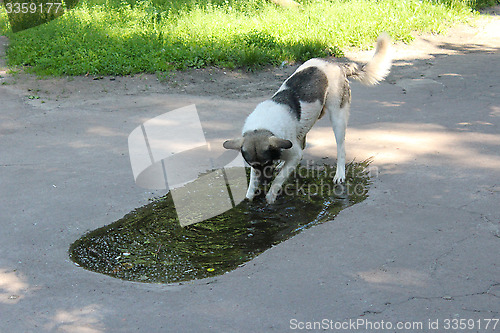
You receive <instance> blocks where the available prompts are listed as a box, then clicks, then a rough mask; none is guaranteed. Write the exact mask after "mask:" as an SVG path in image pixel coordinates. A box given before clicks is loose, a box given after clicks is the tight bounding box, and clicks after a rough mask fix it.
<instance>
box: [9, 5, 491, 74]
mask: <svg viewBox="0 0 500 333" xmlns="http://www.w3.org/2000/svg"><path fill="white" fill-rule="evenodd" d="M481 1H488V0H481ZM470 5H471V2H470V1H468V0H442V1H438V0H435V1H432V0H428V1H419V0H405V1H401V0H378V1H369V0H351V1H347V0H337V1H302V6H301V8H300V9H298V10H292V9H284V8H279V7H277V6H275V5H274V4H272V3H270V2H268V1H264V0H262V1H257V0H246V1H242V0H233V1H228V0H227V1H211V2H209V1H199V0H192V1H190V2H181V1H168V0H81V1H80V3H79V5H78V6H77V7H76V8H75V9H73V10H71V11H69V12H67V13H66V14H65V15H63V16H62V17H60V18H58V19H56V20H54V21H51V22H49V23H47V24H44V25H42V26H38V27H35V28H31V29H28V30H25V31H21V32H18V33H16V34H12V33H8V35H9V37H10V47H9V49H8V64H9V65H10V66H25V68H26V69H27V70H28V71H31V72H33V73H36V74H41V75H81V74H86V73H90V74H101V75H127V74H134V73H138V72H149V73H154V72H158V71H168V70H172V69H184V68H188V67H196V68H201V67H206V66H218V67H225V68H235V67H244V68H258V67H261V66H264V65H268V64H272V65H277V64H280V63H281V62H282V61H285V60H286V61H290V62H294V61H303V60H306V59H308V58H310V57H323V56H326V55H341V53H342V52H341V49H342V48H344V47H347V46H356V47H361V48H365V47H368V46H370V45H372V44H373V42H374V40H375V38H376V36H377V35H378V34H379V33H380V32H381V31H387V32H388V33H389V34H390V35H391V36H392V37H393V38H394V39H395V40H400V41H410V40H411V39H412V37H411V33H412V32H413V31H420V32H441V31H443V30H444V29H446V28H447V27H448V26H450V25H451V24H453V23H454V22H457V21H463V20H466V19H467V18H468V17H470V15H471V7H470ZM7 30H8V24H7V23H6V14H5V10H4V9H3V8H2V9H0V33H6V31H7Z"/></svg>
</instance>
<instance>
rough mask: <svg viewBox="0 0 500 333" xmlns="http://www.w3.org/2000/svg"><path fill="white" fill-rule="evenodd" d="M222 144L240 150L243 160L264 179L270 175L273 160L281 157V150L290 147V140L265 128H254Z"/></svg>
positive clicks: (227, 147)
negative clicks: (279, 136)
mask: <svg viewBox="0 0 500 333" xmlns="http://www.w3.org/2000/svg"><path fill="white" fill-rule="evenodd" d="M223 146H224V148H226V149H235V150H240V151H241V155H243V158H244V159H245V161H246V162H247V163H248V164H250V166H251V167H252V168H254V169H256V170H257V171H258V172H259V174H260V177H261V180H264V181H265V180H268V179H269V178H270V177H271V176H272V167H273V165H274V162H275V161H277V160H280V159H281V153H282V150H283V149H289V148H291V147H292V142H291V141H290V140H285V139H280V138H278V137H276V136H274V135H273V133H271V132H270V131H267V130H254V131H252V132H248V133H245V134H244V135H243V136H242V137H240V138H237V139H233V140H227V141H225V142H224V144H223Z"/></svg>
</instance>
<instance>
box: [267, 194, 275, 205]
mask: <svg viewBox="0 0 500 333" xmlns="http://www.w3.org/2000/svg"><path fill="white" fill-rule="evenodd" d="M277 197H278V195H277V194H274V193H273V191H269V192H268V193H267V194H266V201H267V203H268V204H270V205H272V204H273V203H274V202H275V201H276V198H277Z"/></svg>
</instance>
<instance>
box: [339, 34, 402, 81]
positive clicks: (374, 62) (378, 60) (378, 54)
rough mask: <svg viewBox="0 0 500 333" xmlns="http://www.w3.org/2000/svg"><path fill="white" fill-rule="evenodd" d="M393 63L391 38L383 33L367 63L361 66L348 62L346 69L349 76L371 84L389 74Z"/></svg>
mask: <svg viewBox="0 0 500 333" xmlns="http://www.w3.org/2000/svg"><path fill="white" fill-rule="evenodd" d="M391 64H392V55H391V38H390V37H389V35H388V34H386V33H382V34H381V35H380V36H379V37H378V39H377V46H376V47H375V54H374V55H373V58H372V59H371V60H370V61H369V62H368V63H367V64H366V65H364V66H363V67H361V68H359V66H358V64H356V63H354V62H353V63H349V64H346V65H345V66H344V70H345V73H346V76H347V77H352V78H353V79H355V80H358V81H360V82H361V83H363V84H365V85H367V86H371V85H374V84H377V83H379V82H380V81H382V80H383V79H384V78H385V77H386V76H387V74H389V70H390V69H391Z"/></svg>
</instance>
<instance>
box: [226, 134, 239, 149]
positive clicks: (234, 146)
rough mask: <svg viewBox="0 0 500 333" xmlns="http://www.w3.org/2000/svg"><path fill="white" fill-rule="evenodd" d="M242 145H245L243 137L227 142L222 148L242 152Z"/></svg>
mask: <svg viewBox="0 0 500 333" xmlns="http://www.w3.org/2000/svg"><path fill="white" fill-rule="evenodd" d="M242 145H243V137H241V138H237V139H233V140H226V141H224V143H223V144H222V146H223V147H224V148H226V149H235V150H241V146H242Z"/></svg>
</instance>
